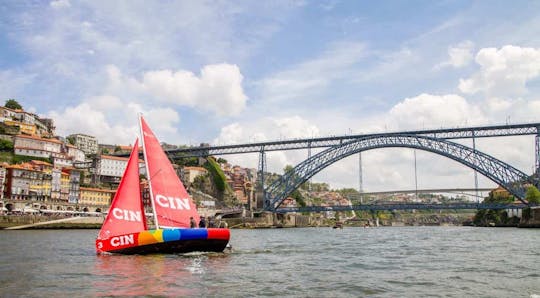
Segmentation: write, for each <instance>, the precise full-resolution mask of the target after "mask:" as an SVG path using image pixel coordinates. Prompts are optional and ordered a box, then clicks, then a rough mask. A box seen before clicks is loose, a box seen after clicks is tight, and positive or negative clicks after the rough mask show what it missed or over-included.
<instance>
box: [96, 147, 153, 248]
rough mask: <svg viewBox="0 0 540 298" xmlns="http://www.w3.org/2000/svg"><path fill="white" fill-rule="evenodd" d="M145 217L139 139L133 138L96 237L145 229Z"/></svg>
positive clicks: (107, 236)
mask: <svg viewBox="0 0 540 298" xmlns="http://www.w3.org/2000/svg"><path fill="white" fill-rule="evenodd" d="M146 229H147V228H146V217H145V216H144V207H143V202H142V199H141V186H140V184H139V140H138V139H137V140H135V145H133V150H131V155H130V156H129V160H128V164H127V167H126V170H125V171H124V175H123V176H122V181H120V185H119V186H118V189H117V191H116V194H115V196H114V199H113V201H112V203H111V207H110V208H109V213H108V214H107V217H106V218H105V221H104V222H103V226H101V230H100V231H99V235H98V239H102V240H103V239H108V238H110V237H114V236H118V235H122V234H128V233H134V232H140V231H143V230H146Z"/></svg>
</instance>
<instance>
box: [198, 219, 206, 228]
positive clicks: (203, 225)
mask: <svg viewBox="0 0 540 298" xmlns="http://www.w3.org/2000/svg"><path fill="white" fill-rule="evenodd" d="M199 228H206V219H205V218H204V216H201V220H200V221H199Z"/></svg>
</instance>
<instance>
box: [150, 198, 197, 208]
mask: <svg viewBox="0 0 540 298" xmlns="http://www.w3.org/2000/svg"><path fill="white" fill-rule="evenodd" d="M156 202H157V203H158V204H159V205H160V206H161V207H164V208H171V209H180V210H182V209H185V210H190V209H191V206H190V205H189V200H188V199H181V198H175V197H166V196H164V195H156Z"/></svg>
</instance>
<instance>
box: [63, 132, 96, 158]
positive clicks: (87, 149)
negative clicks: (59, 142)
mask: <svg viewBox="0 0 540 298" xmlns="http://www.w3.org/2000/svg"><path fill="white" fill-rule="evenodd" d="M67 138H68V139H69V140H71V141H72V142H73V145H75V147H77V148H79V149H80V150H82V151H83V152H84V154H97V153H98V140H97V139H96V137H93V136H89V135H85V134H80V133H79V134H72V135H69V136H68V137H67Z"/></svg>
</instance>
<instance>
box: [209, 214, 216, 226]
mask: <svg viewBox="0 0 540 298" xmlns="http://www.w3.org/2000/svg"><path fill="white" fill-rule="evenodd" d="M208 227H209V228H215V227H216V225H215V222H214V218H213V217H212V216H209V217H208Z"/></svg>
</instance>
